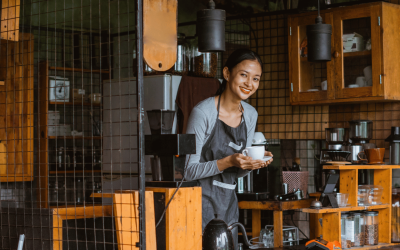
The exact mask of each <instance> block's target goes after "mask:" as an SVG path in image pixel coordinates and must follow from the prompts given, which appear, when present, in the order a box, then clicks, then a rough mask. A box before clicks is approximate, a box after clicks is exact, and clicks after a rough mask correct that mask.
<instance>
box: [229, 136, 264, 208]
mask: <svg viewBox="0 0 400 250" xmlns="http://www.w3.org/2000/svg"><path fill="white" fill-rule="evenodd" d="M252 146H263V147H265V150H268V142H267V140H266V139H265V137H264V134H263V133H262V132H255V133H254V137H253V141H252ZM266 180H267V181H268V168H262V169H258V170H256V171H251V172H250V173H249V174H248V175H247V176H245V177H242V178H238V185H237V186H238V189H237V192H236V194H237V198H238V200H239V201H257V200H267V199H268V195H269V192H268V185H267V183H266ZM255 183H260V185H255Z"/></svg>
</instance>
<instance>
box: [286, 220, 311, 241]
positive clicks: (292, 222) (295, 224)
mask: <svg viewBox="0 0 400 250" xmlns="http://www.w3.org/2000/svg"><path fill="white" fill-rule="evenodd" d="M290 218H291V219H292V223H293V225H294V226H295V227H297V229H299V231H300V233H301V234H303V235H304V237H306V239H307V240H309V238H308V237H307V236H306V235H305V234H304V233H303V231H301V229H300V227H298V226H296V224H295V223H294V220H293V214H291V215H290Z"/></svg>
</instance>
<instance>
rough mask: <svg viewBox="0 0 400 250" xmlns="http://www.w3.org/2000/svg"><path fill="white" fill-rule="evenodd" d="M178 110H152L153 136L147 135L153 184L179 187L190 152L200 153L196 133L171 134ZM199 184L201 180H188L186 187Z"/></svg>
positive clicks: (148, 182)
mask: <svg viewBox="0 0 400 250" xmlns="http://www.w3.org/2000/svg"><path fill="white" fill-rule="evenodd" d="M174 115H175V111H171V110H161V109H157V110H149V111H147V117H148V119H149V124H150V130H151V135H146V136H145V155H153V157H152V158H151V171H152V177H153V181H147V182H146V186H150V187H171V188H174V187H177V186H178V185H179V183H180V182H181V181H182V179H183V176H184V170H185V162H186V155H187V154H195V153H196V136H195V135H194V134H171V132H172V126H173V121H174ZM194 186H197V181H184V182H183V183H182V187H194Z"/></svg>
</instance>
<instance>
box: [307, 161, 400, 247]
mask: <svg viewBox="0 0 400 250" xmlns="http://www.w3.org/2000/svg"><path fill="white" fill-rule="evenodd" d="M396 168H400V166H399V165H343V166H342V165H340V166H333V165H325V166H324V169H335V170H339V174H340V187H339V191H340V193H348V194H349V200H348V203H349V204H350V207H342V208H323V209H319V210H318V209H310V208H304V209H302V210H301V211H302V212H305V213H310V214H313V215H312V216H310V225H314V226H315V231H314V232H313V233H314V234H319V233H322V235H323V237H324V239H326V240H328V241H334V240H336V241H339V242H341V222H340V217H341V213H342V212H347V211H357V210H370V211H377V212H378V213H379V215H378V216H379V245H376V246H368V247H363V248H356V249H377V248H381V247H387V246H390V245H394V244H391V209H392V170H393V169H396ZM359 169H373V170H374V185H380V186H382V187H383V194H382V199H381V202H382V204H380V205H374V206H358V203H357V194H358V170H359ZM319 218H322V220H323V224H322V228H321V227H320V226H318V225H317V221H318V219H319ZM324 225H328V226H324ZM310 228H311V226H310ZM317 231H318V232H317ZM313 236H314V235H311V237H313ZM352 249H355V248H352Z"/></svg>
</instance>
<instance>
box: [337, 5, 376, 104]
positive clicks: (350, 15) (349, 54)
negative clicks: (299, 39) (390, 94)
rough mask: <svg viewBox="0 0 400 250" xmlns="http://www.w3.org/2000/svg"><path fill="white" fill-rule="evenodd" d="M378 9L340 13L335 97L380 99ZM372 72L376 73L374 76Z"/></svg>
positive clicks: (365, 8) (338, 16)
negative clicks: (375, 97) (378, 97)
mask: <svg viewBox="0 0 400 250" xmlns="http://www.w3.org/2000/svg"><path fill="white" fill-rule="evenodd" d="M377 9H379V8H371V7H369V6H366V7H362V8H358V9H357V11H354V9H353V10H352V9H347V10H343V11H337V12H335V13H334V14H333V19H334V28H335V34H334V36H335V38H334V39H335V46H334V47H335V52H336V51H337V52H339V53H338V54H339V57H337V58H335V66H336V67H335V72H336V81H335V83H336V98H359V97H371V96H381V95H382V88H381V86H380V85H381V84H380V79H379V78H380V75H381V67H380V65H381V60H380V59H381V55H380V54H381V53H380V52H381V48H380V40H381V39H380V34H381V32H380V26H379V19H380V17H379V16H380V13H379V11H377ZM335 52H334V53H335ZM372 72H375V74H374V75H373V74H372Z"/></svg>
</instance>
